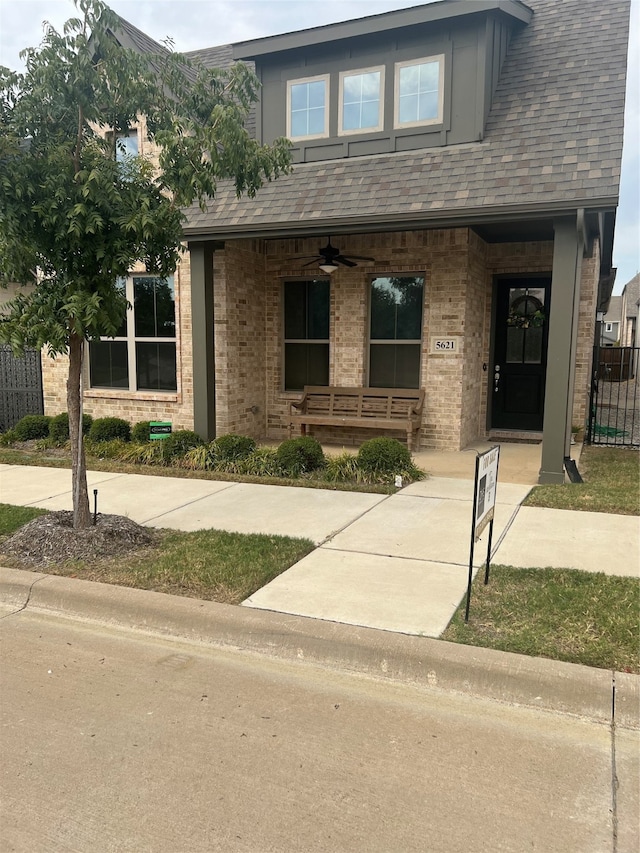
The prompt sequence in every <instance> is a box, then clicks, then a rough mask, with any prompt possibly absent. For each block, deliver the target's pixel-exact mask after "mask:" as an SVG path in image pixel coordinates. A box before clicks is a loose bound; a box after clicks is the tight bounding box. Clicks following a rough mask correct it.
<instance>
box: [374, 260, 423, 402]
mask: <svg viewBox="0 0 640 853" xmlns="http://www.w3.org/2000/svg"><path fill="white" fill-rule="evenodd" d="M377 278H421V279H422V313H421V316H420V338H372V337H371V309H372V305H373V301H372V298H371V294H372V286H373V282H374V281H375V280H376V279H377ZM368 288H369V290H368V293H367V300H368V309H367V339H366V347H367V349H366V361H367V365H366V368H367V369H366V375H367V385H368V386H370V383H371V345H372V344H376V345H378V344H392V345H394V346H396V345H398V343H400V345H403V344H410V345H412V346H415V345H416V344H418V346H419V347H420V355H419V359H418V384H417V386H416V387H417V388H420V387H422V369H423V358H424V342H425V328H424V324H425V306H426V302H425V300H426V293H427V274H426V272H416V271H411V270H410V271H407V272H384V273H374V274H371V275H370V276H369V284H368ZM373 387H383V386H373ZM385 387H386V386H385Z"/></svg>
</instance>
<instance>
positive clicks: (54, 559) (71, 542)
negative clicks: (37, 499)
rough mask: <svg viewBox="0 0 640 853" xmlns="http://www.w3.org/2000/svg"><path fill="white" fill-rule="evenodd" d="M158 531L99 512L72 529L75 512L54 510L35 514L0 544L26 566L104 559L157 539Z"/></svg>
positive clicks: (124, 518)
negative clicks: (92, 521) (89, 521)
mask: <svg viewBox="0 0 640 853" xmlns="http://www.w3.org/2000/svg"><path fill="white" fill-rule="evenodd" d="M156 537H157V534H156V533H155V532H154V531H152V530H149V529H148V528H147V527H142V526H141V525H139V524H136V522H135V521H132V520H131V519H130V518H126V517H125V516H123V515H104V514H102V513H99V514H98V516H97V519H96V524H95V526H94V525H91V526H90V527H86V528H84V529H82V530H74V529H73V513H72V512H51V513H47V514H46V515H41V516H39V517H38V518H34V519H33V520H32V521H30V522H28V523H27V524H25V525H24V526H23V527H21V528H20V529H19V530H18V531H17V532H16V533H14V535H13V536H11V537H9V538H8V539H6V540H5V541H4V542H3V543H2V546H1V550H2V552H3V553H5V554H8V555H11V556H13V557H17V558H18V559H19V560H20V562H21V563H23V564H24V565H27V566H42V565H51V564H53V563H65V562H70V561H72V560H83V561H84V560H96V561H97V560H104V559H109V558H110V557H118V556H120V555H122V554H126V553H129V552H130V551H137V550H138V549H140V548H144V547H145V546H149V545H152V544H153V543H154V542H155V541H156Z"/></svg>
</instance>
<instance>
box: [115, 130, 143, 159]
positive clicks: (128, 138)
mask: <svg viewBox="0 0 640 853" xmlns="http://www.w3.org/2000/svg"><path fill="white" fill-rule="evenodd" d="M137 156H138V131H137V130H130V131H129V133H123V134H118V136H117V137H116V161H117V162H118V163H123V162H124V161H125V160H127V159H128V158H129V157H137Z"/></svg>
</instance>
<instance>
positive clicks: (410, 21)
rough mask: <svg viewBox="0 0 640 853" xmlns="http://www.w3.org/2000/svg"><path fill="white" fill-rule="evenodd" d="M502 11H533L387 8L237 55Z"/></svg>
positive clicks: (238, 49)
mask: <svg viewBox="0 0 640 853" xmlns="http://www.w3.org/2000/svg"><path fill="white" fill-rule="evenodd" d="M490 12H493V13H501V14H503V15H505V16H507V17H508V18H510V19H511V20H512V21H513V22H514V23H517V24H528V23H529V21H530V20H531V18H532V16H533V11H532V10H531V9H530V8H529V7H528V6H525V4H524V3H521V2H519V0H473V2H469V1H468V0H441V2H438V3H429V4H426V5H422V6H413V7H411V8H409V9H399V10H397V11H394V12H385V13H384V14H382V15H370V16H368V17H366V18H357V19H356V20H352V21H345V22H343V23H337V24H326V25H325V26H322V27H312V28H311V29H307V30H299V31H298V32H292V33H284V34H283V35H277V36H268V37H267V38H260V39H251V40H250V41H241V42H237V43H236V44H234V45H233V58H234V59H256V58H257V57H260V56H267V55H268V54H273V53H281V52H282V51H286V50H297V49H299V48H306V47H310V46H312V45H318V44H327V43H329V42H335V41H341V40H342V39H351V38H357V37H358V36H368V35H372V34H375V33H382V32H388V31H392V30H396V29H401V28H404V27H415V26H417V25H419V24H433V23H437V22H439V21H447V20H451V19H454V18H461V17H463V16H467V15H478V14H488V13H490Z"/></svg>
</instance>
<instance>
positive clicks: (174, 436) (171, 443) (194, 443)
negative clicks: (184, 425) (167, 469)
mask: <svg viewBox="0 0 640 853" xmlns="http://www.w3.org/2000/svg"><path fill="white" fill-rule="evenodd" d="M157 443H158V444H161V445H162V458H163V459H164V461H165V462H171V460H172V459H181V458H182V457H183V456H184V455H185V453H186V452H187V451H188V450H191V448H192V447H199V446H200V445H201V444H204V442H203V440H202V439H201V438H200V436H199V435H198V433H197V432H192V430H190V429H179V430H176V432H172V433H171V434H170V435H168V436H167V437H166V438H161V439H158V441H157Z"/></svg>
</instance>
